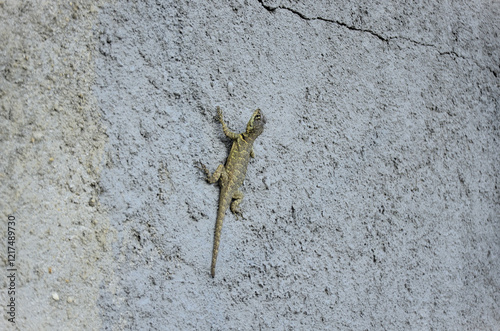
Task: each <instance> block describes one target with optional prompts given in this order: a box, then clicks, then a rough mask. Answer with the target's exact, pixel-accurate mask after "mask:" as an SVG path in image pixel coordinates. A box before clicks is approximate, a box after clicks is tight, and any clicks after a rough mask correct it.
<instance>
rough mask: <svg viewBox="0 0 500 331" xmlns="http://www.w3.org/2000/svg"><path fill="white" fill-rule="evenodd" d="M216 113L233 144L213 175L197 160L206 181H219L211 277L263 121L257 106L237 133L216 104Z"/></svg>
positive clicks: (238, 212)
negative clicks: (242, 130)
mask: <svg viewBox="0 0 500 331" xmlns="http://www.w3.org/2000/svg"><path fill="white" fill-rule="evenodd" d="M217 114H218V117H219V121H220V123H221V124H222V130H223V131H224V134H225V135H226V136H227V137H228V138H231V139H232V140H233V146H232V147H231V151H230V152H229V156H228V157H227V161H226V165H225V166H224V165H222V164H219V166H218V167H217V170H215V172H214V173H213V174H212V175H210V172H209V171H208V169H207V167H206V166H205V165H204V164H203V163H201V162H200V165H201V169H202V170H203V171H204V172H205V174H206V175H207V181H208V182H209V183H216V182H217V181H218V182H219V185H220V187H221V189H220V196H219V208H218V210H217V220H216V222H215V234H214V247H213V253H212V266H211V268H210V273H211V275H212V278H213V277H215V264H216V263H217V254H218V253H219V244H220V237H221V231H222V223H223V221H224V216H225V214H226V211H227V209H228V208H229V207H231V211H232V212H233V214H236V215H237V216H241V211H240V208H239V204H240V202H241V200H242V199H243V193H241V191H240V190H239V188H240V186H241V185H242V184H243V181H244V180H245V175H246V172H247V166H248V161H249V160H250V157H255V153H254V151H253V143H254V141H255V139H256V138H257V137H258V136H259V135H260V134H261V133H262V131H263V130H264V124H265V123H266V120H265V118H264V115H263V114H262V112H261V111H260V109H257V110H255V111H254V112H253V114H252V117H251V118H250V121H249V122H248V124H247V129H246V131H245V132H243V133H240V134H238V133H235V132H232V131H231V130H229V128H228V127H227V125H226V123H225V122H224V119H223V117H222V110H221V109H220V108H219V107H217Z"/></svg>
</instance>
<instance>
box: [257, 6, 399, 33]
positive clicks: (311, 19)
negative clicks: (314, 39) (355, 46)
mask: <svg viewBox="0 0 500 331" xmlns="http://www.w3.org/2000/svg"><path fill="white" fill-rule="evenodd" d="M258 1H259V2H260V4H261V5H262V7H264V8H265V9H266V10H267V11H269V12H271V13H272V12H274V11H276V9H283V10H287V11H289V12H291V13H293V14H295V15H297V16H299V17H300V18H302V19H303V20H306V21H315V20H316V21H323V22H328V23H334V24H337V25H340V26H343V27H345V28H347V29H349V30H352V31H359V32H366V33H369V34H371V35H373V36H374V37H377V38H378V39H380V40H382V41H385V42H388V41H389V40H390V39H392V38H385V37H383V36H381V35H379V34H378V33H376V32H374V31H372V30H368V29H360V28H357V27H355V26H352V25H349V24H346V23H344V22H340V21H337V20H332V19H329V18H324V17H319V16H318V17H307V16H306V15H304V14H302V13H301V12H299V11H297V10H295V9H293V8H288V7H284V6H278V7H271V6H268V5H266V4H265V3H264V1H263V0H258Z"/></svg>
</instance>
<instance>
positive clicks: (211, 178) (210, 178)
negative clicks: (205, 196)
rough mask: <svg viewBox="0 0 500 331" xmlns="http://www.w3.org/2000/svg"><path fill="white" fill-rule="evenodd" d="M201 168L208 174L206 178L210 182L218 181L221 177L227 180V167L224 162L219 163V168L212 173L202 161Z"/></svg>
mask: <svg viewBox="0 0 500 331" xmlns="http://www.w3.org/2000/svg"><path fill="white" fill-rule="evenodd" d="M200 168H201V170H203V171H204V172H205V174H206V175H207V178H206V179H207V182H209V183H210V184H213V183H216V182H217V181H218V180H219V179H221V178H222V180H225V178H227V173H226V168H224V166H223V165H222V164H219V166H218V167H217V169H216V170H215V172H214V173H213V174H212V175H210V171H209V170H208V169H207V167H206V166H205V165H204V164H203V163H201V162H200Z"/></svg>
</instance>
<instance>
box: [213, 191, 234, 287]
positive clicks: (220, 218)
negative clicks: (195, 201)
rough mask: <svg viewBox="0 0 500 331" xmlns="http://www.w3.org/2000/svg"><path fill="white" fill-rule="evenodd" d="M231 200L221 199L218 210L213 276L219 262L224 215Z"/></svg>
mask: <svg viewBox="0 0 500 331" xmlns="http://www.w3.org/2000/svg"><path fill="white" fill-rule="evenodd" d="M226 200H227V201H226ZM230 201H231V200H230V199H229V198H225V199H223V201H220V202H219V209H218V210H217V221H216V222H215V234H214V249H213V252H212V267H211V268H210V273H211V274H212V278H214V277H215V265H216V264H217V254H219V244H220V235H221V233H222V223H223V222H224V215H225V214H226V210H227V208H228V206H229V202H230Z"/></svg>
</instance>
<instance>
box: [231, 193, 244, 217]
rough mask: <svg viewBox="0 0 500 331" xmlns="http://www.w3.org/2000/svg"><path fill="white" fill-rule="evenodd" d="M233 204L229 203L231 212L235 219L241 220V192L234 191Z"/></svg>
mask: <svg viewBox="0 0 500 331" xmlns="http://www.w3.org/2000/svg"><path fill="white" fill-rule="evenodd" d="M233 199H234V200H233V202H231V212H232V213H233V214H235V215H236V217H237V218H238V217H241V218H243V214H242V213H241V209H240V203H241V200H243V193H241V191H236V192H234V194H233Z"/></svg>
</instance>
